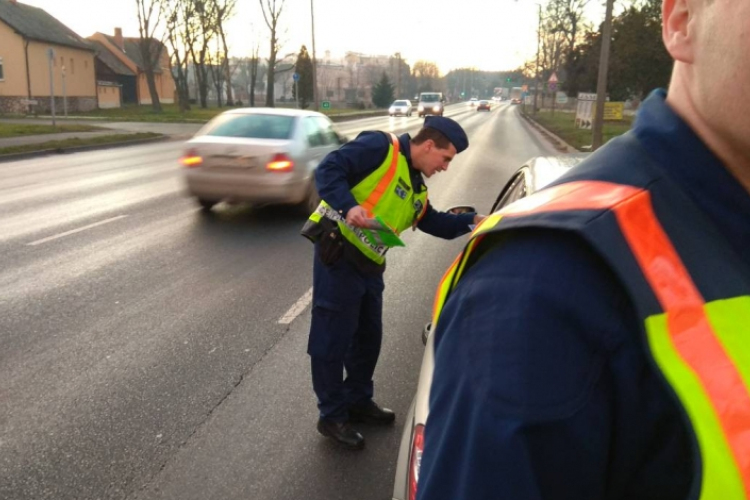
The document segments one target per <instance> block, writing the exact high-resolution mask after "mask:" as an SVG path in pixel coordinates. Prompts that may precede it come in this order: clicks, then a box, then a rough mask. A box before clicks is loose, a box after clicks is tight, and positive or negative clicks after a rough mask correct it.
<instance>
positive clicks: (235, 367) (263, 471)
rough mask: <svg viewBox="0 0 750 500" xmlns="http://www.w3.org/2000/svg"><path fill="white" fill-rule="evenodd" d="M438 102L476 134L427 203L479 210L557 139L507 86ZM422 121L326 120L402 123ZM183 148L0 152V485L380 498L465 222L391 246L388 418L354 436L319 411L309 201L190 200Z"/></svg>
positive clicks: (90, 495) (77, 495)
mask: <svg viewBox="0 0 750 500" xmlns="http://www.w3.org/2000/svg"><path fill="white" fill-rule="evenodd" d="M447 115H448V116H452V117H453V118H455V119H456V120H458V121H459V122H460V123H461V124H462V125H463V126H464V127H465V129H466V130H467V133H468V135H469V138H470V141H471V147H470V148H469V149H468V150H467V151H466V152H465V153H463V154H461V155H459V156H458V157H457V158H456V159H455V160H454V162H453V163H452V165H451V167H450V169H449V170H448V172H446V173H442V174H439V175H437V176H435V177H433V178H432V179H430V180H429V181H428V185H429V187H430V199H431V201H432V203H433V204H434V205H435V206H436V207H438V208H440V207H447V206H450V205H456V204H466V203H470V204H475V205H476V206H477V207H478V208H479V210H480V211H487V210H488V209H489V207H490V205H491V204H492V202H493V201H494V199H495V197H496V195H497V193H498V192H499V190H500V189H501V187H502V186H503V185H504V183H505V182H506V181H507V179H508V178H509V176H510V174H511V173H512V171H513V170H514V169H515V168H516V167H518V166H519V165H520V164H521V163H522V162H523V161H525V160H527V159H528V158H530V157H532V156H535V155H537V154H549V153H551V152H553V151H554V150H553V149H552V148H551V147H549V146H548V145H546V144H544V143H543V142H541V141H540V140H539V139H537V138H536V137H535V136H534V135H532V133H531V132H530V131H529V130H528V129H527V128H526V126H525V125H524V124H523V122H522V120H521V119H520V118H519V117H518V116H517V109H516V108H514V107H511V106H509V105H501V106H500V107H498V108H497V109H494V110H493V111H492V112H490V113H477V112H476V111H474V110H473V109H471V108H468V107H467V106H466V105H454V106H450V107H449V108H448V112H447ZM421 121H422V120H421V119H419V118H417V117H416V116H415V117H412V118H408V119H407V118H369V119H364V120H357V121H352V122H345V123H339V124H337V128H338V129H339V130H340V131H342V132H343V133H345V134H347V135H349V136H350V137H354V136H355V135H356V133H357V132H359V131H360V130H364V129H382V130H392V131H394V132H397V133H400V132H403V131H409V132H411V133H412V134H414V133H415V132H416V131H417V130H418V128H419V126H420V123H421ZM128 126H132V125H128ZM180 150H181V144H180V143H178V142H164V143H155V144H150V145H144V146H132V147H126V148H118V149H112V150H104V151H96V152H88V153H76V154H70V155H59V156H51V157H44V158H37V159H30V160H24V161H18V162H11V163H4V164H0V255H1V256H2V257H0V345H2V349H0V380H2V381H3V382H2V384H0V498H2V499H9V500H27V499H28V500H32V499H33V500H42V499H55V500H66V499H76V500H81V499H125V498H127V499H179V500H189V499H196V500H208V499H217V500H218V499H222V500H234V499H236V500H240V499H242V500H246V499H272V498H273V499H277V498H305V499H321V500H322V499H338V498H341V499H352V498H356V499H360V500H368V499H378V500H384V499H388V498H390V495H391V490H392V485H393V473H394V469H395V463H396V456H397V451H398V445H399V439H400V435H401V427H402V425H403V419H402V417H403V415H404V414H405V413H406V410H407V408H408V405H409V402H410V400H411V397H412V394H413V391H414V389H415V387H416V382H417V375H418V370H419V362H420V359H421V354H422V344H421V340H420V334H421V329H422V326H423V325H424V323H425V322H426V321H427V320H428V319H429V315H430V308H431V303H432V297H433V294H434V290H435V287H436V285H437V282H438V281H439V279H440V277H441V276H442V273H443V272H444V270H445V269H446V268H447V266H448V265H449V263H450V262H451V261H452V259H453V258H454V257H455V255H456V254H457V253H458V251H459V250H460V248H461V246H462V245H463V244H464V243H465V240H464V239H463V238H461V239H459V240H454V241H450V242H446V241H443V240H438V239H436V238H433V237H431V236H429V235H426V234H422V233H419V232H416V233H412V232H409V233H408V234H406V235H405V237H404V240H405V242H406V244H407V247H406V248H405V249H396V250H394V251H393V252H391V253H389V258H388V263H389V264H388V270H387V271H386V292H385V312H384V316H385V317H384V325H385V338H384V344H383V349H382V354H381V360H380V363H379V365H378V369H377V372H376V375H375V377H376V380H375V381H376V400H377V401H378V402H380V403H382V404H384V405H386V406H389V407H390V408H392V409H394V410H395V411H396V412H397V413H398V415H399V418H398V419H397V424H396V426H395V427H392V428H386V429H383V428H370V427H366V426H363V427H361V430H362V431H363V433H364V434H365V436H366V438H367V449H366V450H364V451H362V452H351V451H347V450H343V449H339V448H337V447H336V446H335V445H334V444H333V443H332V442H330V441H329V440H325V439H323V438H322V437H321V436H319V435H318V434H317V432H316V430H315V422H316V419H317V412H316V407H315V398H314V395H313V392H312V388H311V383H310V378H309V362H308V357H307V355H306V352H305V349H306V342H307V331H308V328H309V321H310V308H309V305H307V303H308V302H309V293H310V287H311V266H312V246H311V245H310V244H309V243H307V242H306V241H305V240H304V239H303V238H301V237H300V236H299V234H298V231H299V229H300V227H301V225H302V223H303V222H304V219H305V216H302V215H300V214H299V212H298V211H297V210H295V209H294V208H278V207H266V208H262V209H253V208H252V207H248V206H242V205H238V206H218V207H216V208H215V212H214V213H213V214H211V215H208V216H204V215H202V214H201V213H199V211H198V209H197V206H196V205H195V204H194V202H193V200H191V199H189V198H187V197H186V196H184V194H183V191H182V184H181V177H180V171H179V166H178V164H177V158H178V156H179V154H180ZM295 305H297V306H298V307H296V309H295ZM300 310H301V314H299V315H298V316H294V314H295V312H298V311H300ZM292 317H294V319H293V320H291V322H289V323H286V322H283V321H282V322H280V320H282V319H284V318H286V320H287V321H288V320H289V319H291V318H292Z"/></svg>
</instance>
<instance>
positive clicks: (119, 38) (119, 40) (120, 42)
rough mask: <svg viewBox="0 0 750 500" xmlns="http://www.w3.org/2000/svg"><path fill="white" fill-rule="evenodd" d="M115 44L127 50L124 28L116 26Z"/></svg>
mask: <svg viewBox="0 0 750 500" xmlns="http://www.w3.org/2000/svg"><path fill="white" fill-rule="evenodd" d="M115 45H117V46H118V47H119V48H120V50H121V51H123V52H125V42H124V41H123V39H122V28H115Z"/></svg>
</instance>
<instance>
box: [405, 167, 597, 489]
mask: <svg viewBox="0 0 750 500" xmlns="http://www.w3.org/2000/svg"><path fill="white" fill-rule="evenodd" d="M586 156H588V154H574V155H565V156H541V157H537V158H533V159H531V160H529V161H528V162H526V163H525V164H524V165H522V166H521V167H520V168H519V169H518V170H517V171H516V172H515V173H514V174H513V176H512V177H511V178H510V180H509V181H508V182H507V183H506V184H505V187H503V189H502V190H501V191H500V192H499V194H498V196H497V198H496V199H495V202H494V203H493V204H492V208H491V209H490V213H494V212H496V211H498V210H500V209H501V208H504V207H506V206H507V205H510V204H511V203H513V202H514V201H516V200H519V199H521V198H523V197H525V196H528V195H530V194H532V193H534V192H535V191H537V190H539V189H541V188H542V187H544V186H546V185H547V184H549V183H551V182H552V181H554V180H555V179H557V178H558V177H560V176H561V175H562V174H564V173H565V172H567V171H568V170H570V169H571V168H572V167H573V166H575V165H576V164H578V163H579V162H580V161H581V160H582V159H583V158H585V157H586ZM431 333H432V332H431V324H430V323H428V324H427V325H426V326H425V328H424V331H423V332H422V342H423V343H424V344H425V351H424V356H423V358H422V367H421V369H420V373H419V382H418V385H417V393H416V395H415V396H414V399H413V400H412V403H411V406H410V407H409V411H408V413H407V415H406V418H405V420H404V422H405V423H404V431H403V433H402V435H401V445H400V448H399V452H398V461H397V464H396V478H395V481H394V485H393V500H414V499H415V498H416V493H417V487H418V479H419V469H420V466H421V461H422V451H423V449H424V425H425V422H426V421H427V416H428V414H429V397H430V386H431V384H432V375H433V372H434V368H435V359H434V349H435V347H434V339H433V336H432V335H431Z"/></svg>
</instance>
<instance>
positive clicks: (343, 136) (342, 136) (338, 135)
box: [336, 132, 349, 145]
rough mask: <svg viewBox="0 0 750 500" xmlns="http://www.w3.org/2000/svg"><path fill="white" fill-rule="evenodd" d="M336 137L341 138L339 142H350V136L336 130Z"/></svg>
mask: <svg viewBox="0 0 750 500" xmlns="http://www.w3.org/2000/svg"><path fill="white" fill-rule="evenodd" d="M336 137H338V139H339V144H341V145H343V144H346V143H347V142H349V138H348V137H347V136H345V135H344V134H341V133H339V132H336Z"/></svg>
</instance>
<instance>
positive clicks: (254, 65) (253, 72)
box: [250, 44, 264, 107]
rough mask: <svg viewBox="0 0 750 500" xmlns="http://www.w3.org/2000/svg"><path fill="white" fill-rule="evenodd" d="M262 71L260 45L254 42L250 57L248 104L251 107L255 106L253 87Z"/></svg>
mask: <svg viewBox="0 0 750 500" xmlns="http://www.w3.org/2000/svg"><path fill="white" fill-rule="evenodd" d="M263 72H264V71H263V67H262V66H260V45H259V44H256V45H255V46H254V47H253V52H252V57H251V58H250V106H252V107H255V88H256V86H257V84H258V81H259V80H260V81H262V80H263V76H264V75H263Z"/></svg>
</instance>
